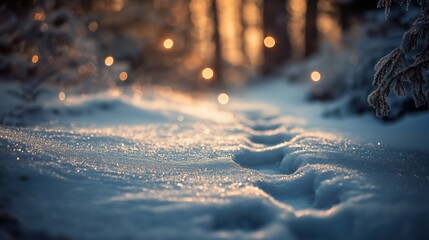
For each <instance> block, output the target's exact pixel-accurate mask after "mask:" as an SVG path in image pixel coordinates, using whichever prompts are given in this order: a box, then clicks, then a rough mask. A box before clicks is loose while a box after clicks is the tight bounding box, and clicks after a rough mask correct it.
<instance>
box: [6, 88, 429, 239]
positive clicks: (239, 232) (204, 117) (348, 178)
mask: <svg viewBox="0 0 429 240" xmlns="http://www.w3.org/2000/svg"><path fill="white" fill-rule="evenodd" d="M307 88H308V86H302V85H291V84H287V83H285V82H283V81H274V82H271V83H268V84H264V85H260V86H255V87H253V88H246V89H244V90H241V91H237V92H232V93H229V95H230V103H229V104H227V105H225V106H224V105H219V104H217V102H216V99H217V97H216V94H212V95H208V96H193V97H192V96H189V95H186V94H183V93H177V92H173V91H171V90H166V89H153V90H147V91H144V92H143V97H142V98H135V96H132V95H131V94H130V93H129V92H126V91H125V92H123V94H117V93H112V92H110V93H100V94H95V95H88V96H67V98H66V101H64V102H61V101H59V100H52V101H50V102H47V103H46V104H45V105H44V111H46V112H53V110H55V109H56V110H57V112H58V113H57V114H51V115H49V116H48V118H49V122H50V123H49V124H44V125H43V124H40V123H38V122H36V123H35V124H34V125H31V126H28V127H5V126H1V127H0V163H1V164H0V186H1V187H0V219H1V221H2V225H1V226H0V238H5V239H7V238H8V237H11V238H28V239H33V238H42V239H50V238H60V237H65V238H70V239H171V238H181V239H427V238H428V237H429V205H428V204H427V202H429V176H428V173H429V162H428V155H427V154H428V152H427V147H425V146H427V144H426V143H427V142H428V141H427V136H429V135H428V134H427V131H428V128H427V127H426V128H425V127H419V124H423V123H424V122H426V123H427V119H428V114H420V115H414V116H409V117H407V118H405V119H404V120H403V121H401V122H398V123H394V124H391V125H382V124H376V123H375V120H374V119H373V118H372V117H370V116H363V117H350V118H346V119H341V120H338V119H324V118H322V117H321V113H322V111H323V109H324V108H326V107H328V106H325V105H317V104H316V105H312V104H308V103H306V102H305V101H304V94H303V91H304V90H305V89H307ZM46 112H45V113H46ZM45 115H46V114H45ZM180 116H181V117H180ZM421 126H424V125H421ZM401 129H405V130H406V131H405V130H401ZM392 136H394V137H392ZM394 138H395V139H394ZM378 142H380V144H378ZM416 150H421V151H416Z"/></svg>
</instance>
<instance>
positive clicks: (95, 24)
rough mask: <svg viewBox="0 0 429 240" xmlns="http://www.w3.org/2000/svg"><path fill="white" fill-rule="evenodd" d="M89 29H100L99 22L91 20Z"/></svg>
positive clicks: (91, 30)
mask: <svg viewBox="0 0 429 240" xmlns="http://www.w3.org/2000/svg"><path fill="white" fill-rule="evenodd" d="M88 30H89V31H90V32H95V31H97V30H98V23H97V22H95V21H92V22H90V23H89V24H88Z"/></svg>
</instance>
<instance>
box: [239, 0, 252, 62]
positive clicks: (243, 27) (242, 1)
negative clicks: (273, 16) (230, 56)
mask: <svg viewBox="0 0 429 240" xmlns="http://www.w3.org/2000/svg"><path fill="white" fill-rule="evenodd" d="M246 3H247V0H240V5H239V8H240V10H239V11H240V16H239V17H240V25H241V31H240V38H241V39H240V41H241V42H240V48H241V49H240V50H241V52H242V54H243V64H244V66H246V67H248V66H249V64H250V59H249V55H248V53H247V50H246V48H247V43H246V30H247V28H248V27H249V26H248V25H247V22H246V19H245V14H246V13H245V12H244V11H245V9H244V8H245V6H246Z"/></svg>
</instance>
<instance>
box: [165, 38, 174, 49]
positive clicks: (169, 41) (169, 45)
mask: <svg viewBox="0 0 429 240" xmlns="http://www.w3.org/2000/svg"><path fill="white" fill-rule="evenodd" d="M163 45H164V48H165V49H171V48H172V47H173V46H174V41H173V39H171V38H167V39H165V40H164V43H163Z"/></svg>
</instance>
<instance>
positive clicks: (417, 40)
mask: <svg viewBox="0 0 429 240" xmlns="http://www.w3.org/2000/svg"><path fill="white" fill-rule="evenodd" d="M393 2H397V3H399V4H401V5H402V4H406V5H407V7H408V6H409V5H410V3H411V0H380V1H379V2H378V5H377V6H378V7H385V9H386V13H385V14H386V17H387V15H388V14H389V11H390V7H391V5H392V3H393ZM418 3H419V4H420V6H421V13H422V15H421V17H419V18H417V19H416V20H415V22H414V24H413V25H412V26H411V28H410V29H409V30H408V31H407V32H406V33H405V34H404V37H403V39H402V44H401V47H400V48H395V49H394V50H393V51H391V52H390V53H389V54H387V55H386V56H384V57H383V58H381V59H380V61H379V62H378V63H377V64H376V65H375V67H374V69H375V74H374V81H373V85H374V86H376V87H377V88H376V89H375V90H374V91H373V92H372V93H371V94H369V96H368V103H369V105H370V106H372V107H373V108H375V110H376V115H377V116H378V117H383V116H388V114H389V105H388V103H387V98H388V97H389V94H390V91H391V90H393V92H394V93H395V94H396V95H397V96H400V97H405V95H406V91H405V87H404V85H403V83H404V82H409V83H410V85H411V89H412V93H413V98H414V103H415V106H416V107H421V106H425V105H428V102H429V91H427V92H425V89H426V88H427V86H428V85H429V83H428V80H427V79H425V77H424V75H423V72H424V71H429V13H428V11H429V0H418ZM419 46H420V48H419ZM416 49H417V50H419V49H422V50H420V51H419V52H417V53H415V51H416ZM407 57H412V59H413V61H412V62H410V61H409V60H408V59H407Z"/></svg>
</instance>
